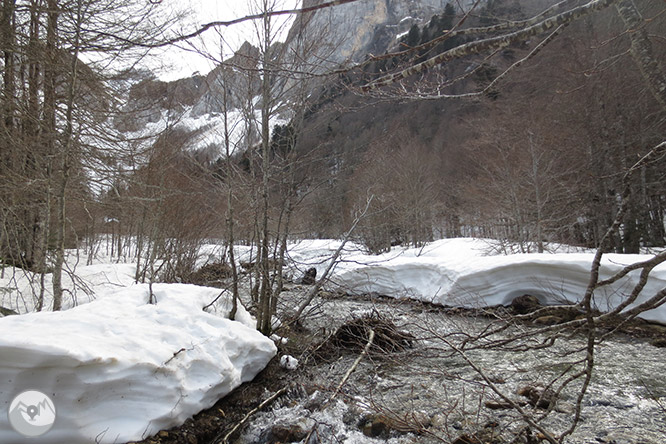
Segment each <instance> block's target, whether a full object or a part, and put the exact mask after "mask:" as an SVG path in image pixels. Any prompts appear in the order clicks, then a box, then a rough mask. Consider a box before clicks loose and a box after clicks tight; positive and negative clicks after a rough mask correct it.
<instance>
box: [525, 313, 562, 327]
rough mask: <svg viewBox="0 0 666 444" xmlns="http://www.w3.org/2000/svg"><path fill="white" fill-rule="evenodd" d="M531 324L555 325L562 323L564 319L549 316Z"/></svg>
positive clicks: (537, 319)
mask: <svg viewBox="0 0 666 444" xmlns="http://www.w3.org/2000/svg"><path fill="white" fill-rule="evenodd" d="M533 322H534V324H536V325H557V324H561V323H562V322H564V319H562V318H561V317H559V316H553V315H550V316H541V317H538V318H536V319H535V320H534V321H533Z"/></svg>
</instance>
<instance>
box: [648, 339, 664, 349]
mask: <svg viewBox="0 0 666 444" xmlns="http://www.w3.org/2000/svg"><path fill="white" fill-rule="evenodd" d="M650 344H652V345H653V346H654V347H666V338H656V339H653V340H652V341H650Z"/></svg>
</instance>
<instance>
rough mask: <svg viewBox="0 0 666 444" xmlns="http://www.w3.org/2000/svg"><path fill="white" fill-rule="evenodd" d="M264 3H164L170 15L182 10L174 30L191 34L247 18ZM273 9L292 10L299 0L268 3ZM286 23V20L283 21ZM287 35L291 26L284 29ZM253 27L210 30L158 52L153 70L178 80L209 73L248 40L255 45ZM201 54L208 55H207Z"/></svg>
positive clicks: (247, 0)
mask: <svg viewBox="0 0 666 444" xmlns="http://www.w3.org/2000/svg"><path fill="white" fill-rule="evenodd" d="M262 2H263V0H186V1H183V0H166V1H164V2H163V3H162V5H163V7H164V8H165V10H166V11H168V12H169V13H176V12H178V11H183V12H185V13H186V14H187V16H186V19H185V20H184V21H183V22H182V23H179V25H178V27H175V28H172V30H173V31H174V32H178V31H182V32H184V33H188V32H192V31H193V30H195V29H198V28H199V26H201V25H202V24H205V23H209V22H212V21H227V20H232V19H236V18H239V17H244V16H246V15H248V14H251V13H253V12H254V11H257V6H256V4H257V3H262ZM268 2H269V4H273V5H275V6H274V7H273V8H274V9H276V10H280V9H292V8H296V7H298V6H299V5H300V3H301V1H300V0H268ZM283 20H284V19H283ZM283 28H284V29H285V32H284V36H286V31H287V30H288V28H289V26H288V25H287V26H284V27H283ZM255 34H256V33H255V31H254V25H253V23H252V22H244V23H240V24H236V25H232V26H228V27H221V28H218V29H212V30H209V31H207V32H206V33H205V34H204V35H202V36H201V37H200V38H195V39H192V40H191V41H188V42H183V43H181V44H179V45H178V47H169V48H167V49H165V50H160V51H157V52H156V54H155V55H156V58H155V59H154V60H153V61H152V62H151V69H153V70H154V71H156V72H155V74H156V75H157V76H158V77H159V78H160V79H162V80H175V79H178V78H183V77H189V76H191V75H192V74H193V73H196V72H198V73H200V74H206V73H207V72H209V71H210V70H212V69H213V68H214V67H215V64H216V62H217V61H218V60H220V58H227V57H229V56H230V55H232V54H233V52H234V51H235V50H237V49H238V48H239V47H240V46H241V45H242V44H243V42H245V41H250V42H251V43H256V37H255ZM201 53H204V54H207V56H204V55H202V54H201Z"/></svg>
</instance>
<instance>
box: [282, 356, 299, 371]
mask: <svg viewBox="0 0 666 444" xmlns="http://www.w3.org/2000/svg"><path fill="white" fill-rule="evenodd" d="M280 367H282V368H283V369H285V370H296V369H297V368H298V359H296V358H294V357H293V356H291V355H284V356H282V357H281V358H280Z"/></svg>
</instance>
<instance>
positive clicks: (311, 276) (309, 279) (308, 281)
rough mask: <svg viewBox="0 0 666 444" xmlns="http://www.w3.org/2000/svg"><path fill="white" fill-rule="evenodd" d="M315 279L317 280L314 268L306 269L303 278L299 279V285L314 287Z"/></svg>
mask: <svg viewBox="0 0 666 444" xmlns="http://www.w3.org/2000/svg"><path fill="white" fill-rule="evenodd" d="M316 278H317V269H316V268H314V267H312V268H308V269H307V270H306V271H305V274H304V275H303V277H302V278H301V284H303V285H314V283H315V280H316Z"/></svg>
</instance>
